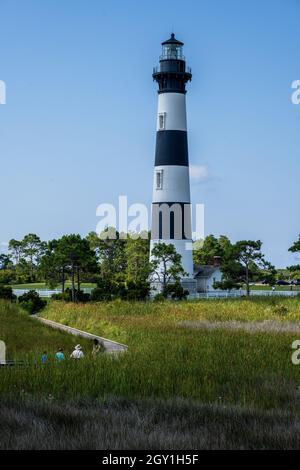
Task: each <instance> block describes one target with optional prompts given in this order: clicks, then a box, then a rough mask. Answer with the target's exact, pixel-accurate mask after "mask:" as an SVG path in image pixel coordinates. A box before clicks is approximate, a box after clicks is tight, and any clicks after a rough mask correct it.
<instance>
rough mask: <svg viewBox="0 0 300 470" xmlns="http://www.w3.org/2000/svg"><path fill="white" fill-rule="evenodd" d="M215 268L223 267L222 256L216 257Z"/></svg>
mask: <svg viewBox="0 0 300 470" xmlns="http://www.w3.org/2000/svg"><path fill="white" fill-rule="evenodd" d="M214 266H221V256H214Z"/></svg>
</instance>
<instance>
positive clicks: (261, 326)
mask: <svg viewBox="0 0 300 470" xmlns="http://www.w3.org/2000/svg"><path fill="white" fill-rule="evenodd" d="M179 326H181V327H184V328H194V329H204V330H217V329H225V330H236V331H238V330H242V331H248V332H249V333H258V332H266V333H299V334H300V322H297V323H296V322H295V323H294V322H288V321H276V320H264V321H256V322H241V321H234V320H232V321H208V320H199V321H195V320H194V321H192V320H191V321H189V320H186V321H182V322H180V323H179Z"/></svg>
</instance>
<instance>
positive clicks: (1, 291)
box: [0, 284, 16, 300]
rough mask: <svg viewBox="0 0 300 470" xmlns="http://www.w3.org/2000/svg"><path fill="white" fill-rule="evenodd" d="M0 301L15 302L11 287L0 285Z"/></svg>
mask: <svg viewBox="0 0 300 470" xmlns="http://www.w3.org/2000/svg"><path fill="white" fill-rule="evenodd" d="M0 299H5V300H15V299H16V296H15V295H14V294H13V290H12V288H11V287H7V286H5V285H3V284H0Z"/></svg>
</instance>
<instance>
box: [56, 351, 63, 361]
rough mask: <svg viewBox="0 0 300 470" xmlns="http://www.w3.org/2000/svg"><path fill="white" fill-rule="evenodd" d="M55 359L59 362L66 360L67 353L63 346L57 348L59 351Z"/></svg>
mask: <svg viewBox="0 0 300 470" xmlns="http://www.w3.org/2000/svg"><path fill="white" fill-rule="evenodd" d="M55 359H56V360H57V362H62V361H64V360H65V355H64V352H63V349H62V348H59V349H58V350H57V353H56V354H55Z"/></svg>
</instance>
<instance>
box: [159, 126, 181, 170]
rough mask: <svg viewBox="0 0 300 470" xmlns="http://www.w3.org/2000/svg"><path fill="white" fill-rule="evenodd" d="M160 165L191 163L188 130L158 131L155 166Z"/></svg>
mask: <svg viewBox="0 0 300 470" xmlns="http://www.w3.org/2000/svg"><path fill="white" fill-rule="evenodd" d="M160 165H179V166H188V165H189V157H188V143H187V133H186V131H158V132H157V133H156V150H155V166H160Z"/></svg>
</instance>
